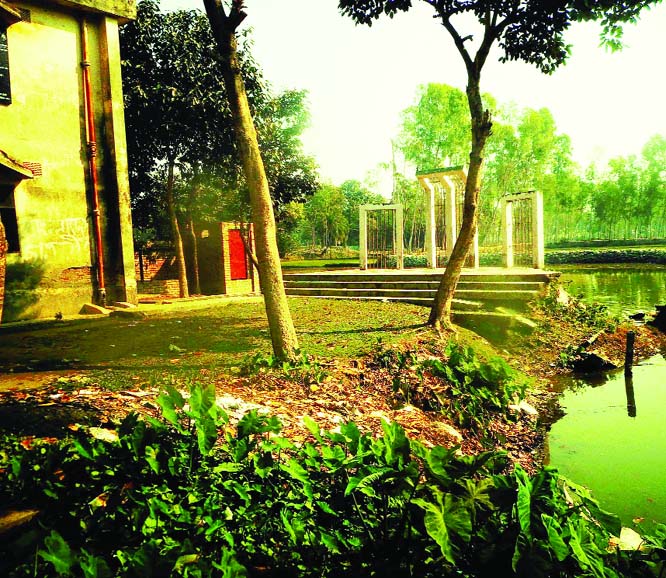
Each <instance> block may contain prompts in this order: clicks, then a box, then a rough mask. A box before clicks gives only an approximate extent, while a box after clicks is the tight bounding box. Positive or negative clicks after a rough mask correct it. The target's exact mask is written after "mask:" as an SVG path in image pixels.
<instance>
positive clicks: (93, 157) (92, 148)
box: [81, 18, 106, 305]
mask: <svg viewBox="0 0 666 578" xmlns="http://www.w3.org/2000/svg"><path fill="white" fill-rule="evenodd" d="M81 69H82V71H83V95H84V106H85V117H86V140H87V151H88V172H89V174H90V186H91V188H92V191H91V192H92V206H93V207H92V209H93V210H92V215H93V231H94V235H95V250H96V254H97V291H98V298H97V300H98V304H99V305H106V286H105V283H104V251H103V245H102V227H101V223H100V211H99V183H98V182H97V137H96V135H95V109H94V107H93V93H92V86H91V83H90V61H89V60H88V28H87V25H86V19H85V18H82V19H81Z"/></svg>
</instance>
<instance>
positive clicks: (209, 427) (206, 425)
mask: <svg viewBox="0 0 666 578" xmlns="http://www.w3.org/2000/svg"><path fill="white" fill-rule="evenodd" d="M196 427H197V443H198V446H199V451H200V452H201V455H202V456H207V455H208V454H209V453H210V452H211V450H212V449H213V447H214V446H215V442H216V441H217V425H216V423H215V421H214V420H213V418H211V417H209V416H208V415H203V416H200V417H199V418H198V419H197V422H196Z"/></svg>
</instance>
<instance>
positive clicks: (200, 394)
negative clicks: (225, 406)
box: [190, 383, 215, 419]
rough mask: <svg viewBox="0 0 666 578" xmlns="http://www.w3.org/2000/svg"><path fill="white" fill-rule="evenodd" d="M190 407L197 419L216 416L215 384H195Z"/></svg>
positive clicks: (191, 391) (191, 393) (191, 392)
mask: <svg viewBox="0 0 666 578" xmlns="http://www.w3.org/2000/svg"><path fill="white" fill-rule="evenodd" d="M190 408H191V412H192V414H193V416H194V417H195V418H196V419H201V418H203V417H214V416H215V411H214V408H215V384H213V383H211V384H208V385H207V386H204V385H195V386H194V387H193V388H192V389H191V390H190Z"/></svg>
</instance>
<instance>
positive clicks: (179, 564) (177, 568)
mask: <svg viewBox="0 0 666 578" xmlns="http://www.w3.org/2000/svg"><path fill="white" fill-rule="evenodd" d="M198 560H199V554H183V555H182V556H179V557H178V560H176V563H175V564H174V566H173V572H182V570H183V568H185V566H187V565H188V564H195V563H196V562H197V561H198Z"/></svg>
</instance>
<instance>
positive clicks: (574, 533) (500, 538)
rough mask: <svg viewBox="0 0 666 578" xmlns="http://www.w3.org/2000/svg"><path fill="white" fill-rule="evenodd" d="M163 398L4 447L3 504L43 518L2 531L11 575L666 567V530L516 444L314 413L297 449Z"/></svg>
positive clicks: (262, 424)
mask: <svg viewBox="0 0 666 578" xmlns="http://www.w3.org/2000/svg"><path fill="white" fill-rule="evenodd" d="M463 355H465V354H463ZM468 361H469V360H468ZM454 367H455V366H454ZM484 371H485V372H487V371H489V370H484ZM484 371H482V370H478V372H480V373H483V372H484ZM493 375H494V374H493ZM159 403H160V405H161V407H162V412H163V417H162V419H159V420H157V419H146V420H143V419H140V418H139V417H138V416H136V415H130V416H128V417H127V418H126V419H124V420H123V421H122V423H120V424H119V425H118V426H117V427H116V428H115V429H109V430H105V429H101V428H97V429H95V428H83V427H82V428H79V429H78V431H73V432H72V436H71V437H70V438H68V439H64V440H42V441H39V440H22V439H17V438H14V437H5V438H3V439H2V446H1V447H2V451H0V503H2V504H3V505H5V506H7V505H11V507H12V508H14V509H15V510H22V509H26V508H31V509H36V510H38V511H39V516H38V523H33V524H29V525H26V526H22V527H20V528H18V529H16V530H15V531H14V533H13V534H9V535H5V536H3V538H4V539H3V541H2V542H0V574H1V575H2V576H8V577H18V576H76V577H80V576H84V577H90V578H92V577H101V578H104V577H107V576H108V577H111V576H117V577H135V576H141V577H149V578H150V577H161V576H188V577H203V576H212V577H225V578H232V577H238V578H240V577H254V576H257V577H258V576H263V577H265V576H271V577H277V576H280V577H283V576H284V577H290V576H294V577H296V576H299V577H300V576H302V577H315V576H317V577H320V576H321V577H324V578H332V577H345V576H346V577H352V576H353V577H357V576H358V577H370V576H389V577H405V578H407V577H415V576H418V577H422V578H435V577H440V576H462V577H473V576H479V577H481V576H490V575H492V576H536V577H540V576H544V577H546V576H553V577H563V578H564V577H570V576H609V577H619V576H620V575H621V576H649V575H653V576H659V575H662V574H663V572H664V569H665V566H664V560H665V556H664V543H665V540H664V537H665V536H666V528H660V529H658V531H657V532H656V533H655V536H654V537H652V538H649V539H647V544H648V545H649V549H648V550H646V551H638V552H634V553H624V552H620V551H617V550H613V549H612V548H611V547H610V543H611V542H610V538H611V535H617V534H618V530H619V527H618V523H617V519H616V518H615V517H613V516H611V515H609V514H607V513H605V512H603V510H601V509H600V508H599V506H598V505H597V504H596V502H594V500H592V498H591V497H590V496H589V493H588V492H587V491H586V490H584V489H583V488H581V487H578V486H576V485H574V484H571V483H569V482H567V481H566V480H564V479H563V478H561V477H560V476H559V475H558V474H557V472H555V471H554V470H552V469H549V468H546V469H544V470H543V471H541V472H539V473H537V474H536V475H535V476H533V477H529V476H527V474H526V473H525V472H523V471H522V470H521V469H520V468H519V467H517V468H516V469H515V470H514V472H513V473H512V474H503V473H501V472H505V471H506V465H507V464H506V458H505V456H504V455H502V454H499V453H495V452H486V453H482V454H480V455H476V456H461V455H459V452H458V451H457V450H458V448H455V447H454V448H443V447H435V448H426V447H425V446H424V445H423V444H420V443H419V442H417V441H413V440H410V439H409V438H408V437H407V436H406V435H405V432H404V430H403V429H402V428H401V427H400V426H399V425H398V424H396V423H388V422H384V423H383V424H382V435H381V436H379V437H373V436H371V435H369V434H367V433H363V432H361V431H359V429H358V427H357V426H356V425H355V424H353V423H348V424H343V425H341V426H340V427H339V429H338V430H337V431H322V430H321V429H320V428H319V427H318V426H317V424H316V423H315V422H314V421H313V420H311V419H309V418H304V425H305V427H306V428H307V430H308V431H309V434H310V438H309V441H305V442H304V443H301V444H298V445H297V444H295V443H294V442H292V441H290V440H288V439H285V438H283V437H281V436H280V435H279V432H280V424H279V422H278V420H277V419H276V418H274V417H270V416H267V415H262V414H259V413H257V412H256V411H252V412H249V413H247V414H246V415H245V416H243V417H242V418H241V419H240V421H238V422H237V423H235V424H232V423H230V421H229V418H228V416H227V415H226V414H225V413H224V412H223V411H222V410H220V409H219V408H217V406H216V405H215V391H214V390H213V389H212V388H210V387H201V386H198V385H196V384H195V385H193V386H192V388H191V390H190V393H189V396H185V395H183V394H181V393H179V392H178V391H176V390H175V389H169V390H168V391H165V392H164V393H163V394H162V395H161V396H160V399H159ZM75 429H76V428H75Z"/></svg>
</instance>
